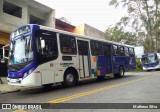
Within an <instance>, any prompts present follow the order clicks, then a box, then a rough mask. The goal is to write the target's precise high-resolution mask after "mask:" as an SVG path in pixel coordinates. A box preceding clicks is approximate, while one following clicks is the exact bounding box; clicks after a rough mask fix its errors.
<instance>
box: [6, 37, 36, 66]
mask: <svg viewBox="0 0 160 112" xmlns="http://www.w3.org/2000/svg"><path fill="white" fill-rule="evenodd" d="M9 59H10V62H11V63H12V64H20V63H25V62H28V61H31V60H33V48H32V38H31V36H22V37H21V38H19V39H16V40H14V41H12V42H11V47H10V56H9Z"/></svg>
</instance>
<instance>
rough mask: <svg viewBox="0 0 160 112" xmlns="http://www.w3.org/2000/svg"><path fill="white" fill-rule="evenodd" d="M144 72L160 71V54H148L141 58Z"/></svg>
mask: <svg viewBox="0 0 160 112" xmlns="http://www.w3.org/2000/svg"><path fill="white" fill-rule="evenodd" d="M141 63H142V67H143V70H146V71H150V70H157V69H160V53H148V54H144V55H142V57H141Z"/></svg>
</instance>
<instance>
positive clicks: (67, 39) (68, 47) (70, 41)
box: [59, 34, 77, 55]
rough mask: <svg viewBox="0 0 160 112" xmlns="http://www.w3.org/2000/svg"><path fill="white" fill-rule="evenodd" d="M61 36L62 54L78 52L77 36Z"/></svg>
mask: <svg viewBox="0 0 160 112" xmlns="http://www.w3.org/2000/svg"><path fill="white" fill-rule="evenodd" d="M59 38H60V48H61V52H62V54H70V55H76V54H77V48H76V40H75V37H73V36H69V35H64V34H60V37H59Z"/></svg>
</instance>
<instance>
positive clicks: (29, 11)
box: [0, 0, 55, 47]
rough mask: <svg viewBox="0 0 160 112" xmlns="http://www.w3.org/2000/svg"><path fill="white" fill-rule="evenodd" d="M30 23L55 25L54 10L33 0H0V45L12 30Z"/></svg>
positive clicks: (7, 38)
mask: <svg viewBox="0 0 160 112" xmlns="http://www.w3.org/2000/svg"><path fill="white" fill-rule="evenodd" d="M30 23H31V24H41V25H44V26H49V27H55V11H54V10H53V9H51V8H49V7H47V6H45V5H42V4H40V3H38V2H36V1H34V0H0V47H1V46H2V45H5V44H7V43H9V35H10V33H11V32H12V31H14V30H15V29H16V28H17V27H19V26H22V25H25V24H30Z"/></svg>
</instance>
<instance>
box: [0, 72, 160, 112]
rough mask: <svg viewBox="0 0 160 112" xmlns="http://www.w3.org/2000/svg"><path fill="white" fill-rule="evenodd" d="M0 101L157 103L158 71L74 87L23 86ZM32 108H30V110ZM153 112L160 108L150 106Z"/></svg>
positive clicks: (159, 96) (90, 111) (159, 94)
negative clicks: (47, 88)
mask: <svg viewBox="0 0 160 112" xmlns="http://www.w3.org/2000/svg"><path fill="white" fill-rule="evenodd" d="M0 103H160V71H150V72H136V73H135V72H134V73H133V72H128V73H126V74H125V76H124V77H123V78H120V79H114V78H107V79H105V80H103V81H96V80H95V79H94V80H89V81H83V82H80V83H79V84H78V85H77V86H75V87H70V88H63V87H62V86H61V85H57V86H54V87H52V88H50V89H49V90H46V89H43V88H30V89H23V90H22V91H20V92H14V93H8V94H1V95H0ZM0 111H1V110H0ZM36 111H37V110H34V112H36ZM43 111H46V110H43ZM48 111H51V112H53V111H55V112H57V111H58V112H61V111H66V112H72V111H78V112H79V111H82V112H97V111H104V112H105V111H106V110H105V109H87V110H84V109H80V110H79V109H75V110H74V109H71V110H64V109H62V110H60V109H58V110H48ZM110 111H114V112H115V111H117V109H110ZM118 111H120V112H125V111H126V112H128V111H131V112H135V111H140V112H141V111H144V110H143V109H139V110H137V109H136V110H135V109H132V110H128V109H124V110H122V109H120V110H118ZM153 111H157V112H159V111H160V110H156V109H154V110H153ZM16 112H18V111H16ZM37 112H39V111H37ZM145 112H152V110H150V109H145Z"/></svg>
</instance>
